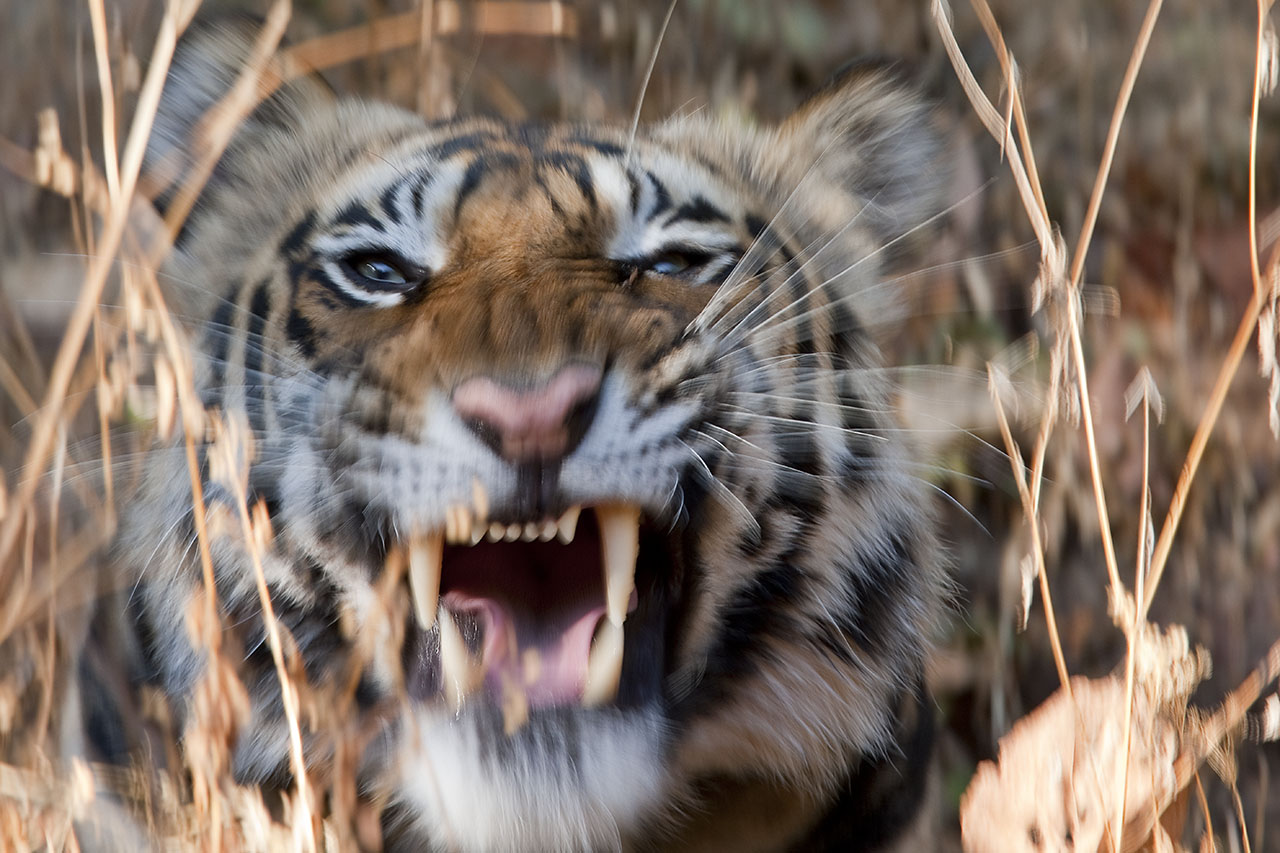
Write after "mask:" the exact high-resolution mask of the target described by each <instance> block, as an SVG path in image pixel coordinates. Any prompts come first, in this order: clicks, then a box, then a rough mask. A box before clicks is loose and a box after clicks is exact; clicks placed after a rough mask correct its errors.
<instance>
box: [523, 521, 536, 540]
mask: <svg viewBox="0 0 1280 853" xmlns="http://www.w3.org/2000/svg"><path fill="white" fill-rule="evenodd" d="M539 532H540V528H539V527H538V525H537V524H535V523H534V522H532V521H530V522H529V523H527V524H526V525H525V526H524V531H523V534H522V535H521V537H520V538H521V539H523V540H524V541H525V542H536V541H538V533H539Z"/></svg>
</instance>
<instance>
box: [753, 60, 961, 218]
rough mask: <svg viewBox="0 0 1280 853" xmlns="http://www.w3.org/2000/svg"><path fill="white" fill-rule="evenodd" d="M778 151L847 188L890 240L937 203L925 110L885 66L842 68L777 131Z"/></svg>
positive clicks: (936, 159) (936, 168) (939, 175)
mask: <svg viewBox="0 0 1280 853" xmlns="http://www.w3.org/2000/svg"><path fill="white" fill-rule="evenodd" d="M776 140H777V142H778V151H779V152H780V153H782V154H784V156H787V157H788V158H790V159H791V161H792V162H793V163H794V164H796V165H797V166H801V167H803V168H805V169H808V170H810V171H809V174H808V175H807V180H815V179H816V180H818V181H821V182H823V183H824V184H825V185H826V186H833V187H837V188H839V189H842V190H844V191H845V192H847V193H849V194H850V195H851V196H852V197H853V199H854V200H855V202H856V203H857V204H858V206H859V207H860V208H861V209H862V211H863V212H862V214H861V216H863V217H865V218H866V219H867V220H868V221H869V222H870V223H871V224H872V225H874V226H875V227H877V229H878V230H879V231H881V236H882V237H883V238H884V239H886V240H892V239H894V238H896V237H898V236H900V235H902V234H904V233H906V232H907V231H909V230H911V229H913V228H916V227H917V226H920V225H922V224H923V223H925V222H926V221H927V220H928V219H929V217H931V216H933V215H934V214H935V213H936V212H937V211H938V210H939V208H940V205H941V198H942V192H943V188H944V183H945V181H944V177H943V175H944V172H945V169H944V167H943V164H942V163H941V156H940V151H939V146H938V141H937V137H936V135H935V133H934V131H933V128H932V126H931V121H930V118H929V110H928V107H927V106H926V104H925V102H924V101H923V100H921V98H920V97H919V95H918V93H917V92H916V91H915V90H914V88H913V87H912V86H910V85H909V84H907V83H906V82H905V81H904V79H903V78H902V77H901V76H900V75H899V74H898V73H896V72H895V71H894V70H892V69H891V68H890V67H888V66H887V65H885V64H882V63H881V64H862V65H856V66H851V67H848V68H846V69H845V70H843V71H841V72H840V73H839V74H837V75H836V76H835V77H834V78H833V79H832V80H831V82H830V83H828V84H827V85H826V86H824V87H823V88H822V89H821V90H819V91H818V92H816V93H815V94H814V95H812V96H811V97H810V98H809V99H808V100H806V101H805V102H804V103H802V104H801V105H800V107H799V108H798V109H797V110H796V111H795V112H794V113H793V114H792V115H791V116H790V117H789V118H787V119H786V120H785V121H784V122H783V123H782V124H781V125H780V126H779V127H778V129H777V136H776Z"/></svg>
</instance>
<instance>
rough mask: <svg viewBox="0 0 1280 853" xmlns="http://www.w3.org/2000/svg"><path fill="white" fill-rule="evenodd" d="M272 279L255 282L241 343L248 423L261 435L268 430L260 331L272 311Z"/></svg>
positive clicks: (263, 339) (263, 343)
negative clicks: (247, 327) (255, 285)
mask: <svg viewBox="0 0 1280 853" xmlns="http://www.w3.org/2000/svg"><path fill="white" fill-rule="evenodd" d="M270 288H271V282H270V280H267V279H263V280H262V281H260V282H258V285H257V287H256V288H255V289H254V291H253V297H252V299H250V301H249V330H248V334H247V335H246V336H245V342H244V386H245V387H244V397H245V406H246V407H247V408H248V415H249V426H250V427H252V428H253V430H254V431H255V432H256V433H257V434H258V435H261V434H263V433H265V432H266V430H267V423H266V407H267V384H266V381H265V380H264V378H263V376H262V360H263V357H264V355H265V348H266V341H265V336H264V335H263V330H264V329H266V326H267V316H268V315H269V314H270V312H271V290H270Z"/></svg>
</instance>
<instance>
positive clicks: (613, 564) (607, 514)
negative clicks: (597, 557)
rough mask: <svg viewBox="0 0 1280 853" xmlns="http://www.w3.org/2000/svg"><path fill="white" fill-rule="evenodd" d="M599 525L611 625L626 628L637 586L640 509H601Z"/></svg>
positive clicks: (598, 509) (625, 506)
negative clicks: (623, 624) (629, 606)
mask: <svg viewBox="0 0 1280 853" xmlns="http://www.w3.org/2000/svg"><path fill="white" fill-rule="evenodd" d="M596 521H597V522H599V524H600V550H601V557H602V558H603V562H604V585H605V608H606V612H607V613H608V614H609V621H610V622H612V623H613V624H614V625H616V626H618V627H622V623H623V622H624V621H625V620H626V618H627V605H628V604H630V602H631V593H632V592H633V591H634V590H635V586H636V557H638V556H639V555H640V508H639V507H637V506H631V505H628V504H609V505H605V506H598V507H596Z"/></svg>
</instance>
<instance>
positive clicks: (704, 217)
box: [663, 195, 732, 226]
mask: <svg viewBox="0 0 1280 853" xmlns="http://www.w3.org/2000/svg"><path fill="white" fill-rule="evenodd" d="M676 222H732V220H731V219H730V218H729V214H727V213H725V212H724V211H723V210H721V209H720V208H718V207H716V206H715V205H714V204H712V203H711V202H710V201H708V200H707V199H706V198H704V197H703V196H700V195H698V196H694V197H693V200H692V201H690V202H688V203H687V204H682V205H680V207H678V208H676V211H675V213H672V214H671V215H670V216H668V217H667V221H666V222H665V223H663V224H665V225H668V226H669V225H672V224H674V223H676Z"/></svg>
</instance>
